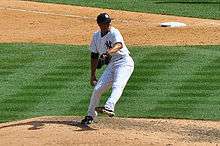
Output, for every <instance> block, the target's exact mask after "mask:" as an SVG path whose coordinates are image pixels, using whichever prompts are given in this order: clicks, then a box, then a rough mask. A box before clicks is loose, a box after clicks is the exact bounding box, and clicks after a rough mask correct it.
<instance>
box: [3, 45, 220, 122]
mask: <svg viewBox="0 0 220 146" xmlns="http://www.w3.org/2000/svg"><path fill="white" fill-rule="evenodd" d="M130 51H131V54H132V56H133V58H134V61H135V65H136V66H135V71H134V73H133V75H132V77H131V79H130V81H129V83H128V85H127V87H126V88H125V91H124V94H123V96H122V97H121V99H120V101H119V103H118V104H117V107H116V114H117V116H122V117H152V118H190V119H211V120H220V98H219V97H220V46H192V47H190V46H187V47H130ZM89 67H90V53H89V50H88V46H70V45H46V44H0V80H1V81H0V84H1V85H0V93H1V94H0V115H1V116H0V122H6V121H12V120H17V119H24V118H29V117H35V116H44V115H59V116H60V115H85V114H86V111H87V106H88V102H89V98H90V94H91V92H92V87H91V86H90V85H89V77H90V76H89V75H90V68H89ZM100 73H101V71H99V72H98V74H99V75H100ZM108 94H109V93H106V94H105V96H107V95H108ZM105 96H103V98H102V99H101V104H104V102H105V100H106V97H105Z"/></svg>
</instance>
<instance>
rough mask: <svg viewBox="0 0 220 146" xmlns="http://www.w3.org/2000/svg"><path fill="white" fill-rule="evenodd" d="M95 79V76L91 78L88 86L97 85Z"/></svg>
mask: <svg viewBox="0 0 220 146" xmlns="http://www.w3.org/2000/svg"><path fill="white" fill-rule="evenodd" d="M97 81H98V80H97V79H96V76H91V79H90V84H91V85H92V86H95V85H96V84H97Z"/></svg>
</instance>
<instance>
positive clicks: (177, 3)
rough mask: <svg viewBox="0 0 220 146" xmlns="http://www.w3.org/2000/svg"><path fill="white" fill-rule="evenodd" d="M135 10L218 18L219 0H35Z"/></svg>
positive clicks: (219, 17)
mask: <svg viewBox="0 0 220 146" xmlns="http://www.w3.org/2000/svg"><path fill="white" fill-rule="evenodd" d="M35 1H39V2H49V3H59V4H71V5H80V6H89V7H101V8H110V9H117V10H127V11H135V12H147V13H156V14H166V15H177V16H187V17H198V18H206V19H220V2H219V0H123V1H121V0H35Z"/></svg>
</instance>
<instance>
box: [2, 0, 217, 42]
mask: <svg viewBox="0 0 220 146" xmlns="http://www.w3.org/2000/svg"><path fill="white" fill-rule="evenodd" d="M103 11H105V12H108V13H109V14H110V15H111V16H112V17H113V18H114V21H113V25H114V26H115V27H116V28H119V29H120V31H121V33H122V34H123V36H124V39H125V42H126V43H127V44H130V45H216V44H220V35H219V34H220V20H208V19H197V18H186V17H175V16H165V15H155V14H145V13H135V12H126V11H117V10H107V9H105V10H104V9H99V8H88V7H77V6H67V5H55V4H43V3H36V2H27V1H16V0H1V1H0V42H34V43H55V44H78V45H82V44H89V43H90V40H91V37H92V34H93V32H94V31H96V30H97V29H98V27H97V25H96V21H95V19H96V16H97V14H99V13H100V12H103ZM170 21H178V22H182V23H185V24H187V27H183V28H164V27H159V25H160V23H162V22H170Z"/></svg>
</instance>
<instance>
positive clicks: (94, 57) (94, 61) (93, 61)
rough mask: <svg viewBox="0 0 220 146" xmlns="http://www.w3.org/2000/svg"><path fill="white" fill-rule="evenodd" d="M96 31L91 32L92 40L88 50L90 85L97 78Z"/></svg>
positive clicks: (93, 84) (94, 82) (93, 83)
mask: <svg viewBox="0 0 220 146" xmlns="http://www.w3.org/2000/svg"><path fill="white" fill-rule="evenodd" d="M95 35H96V33H94V34H93V37H92V41H91V43H90V51H91V67H90V68H91V77H90V84H91V85H92V86H95V85H96V82H97V78H96V67H97V64H98V58H99V53H98V50H97V46H96V39H95Z"/></svg>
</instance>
